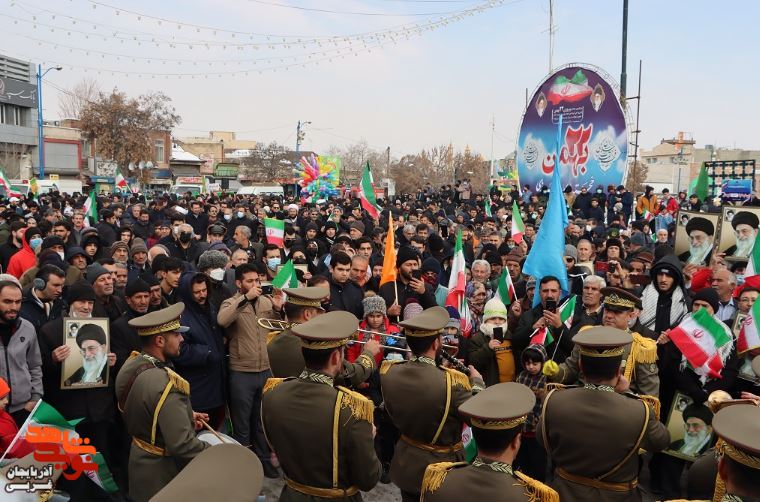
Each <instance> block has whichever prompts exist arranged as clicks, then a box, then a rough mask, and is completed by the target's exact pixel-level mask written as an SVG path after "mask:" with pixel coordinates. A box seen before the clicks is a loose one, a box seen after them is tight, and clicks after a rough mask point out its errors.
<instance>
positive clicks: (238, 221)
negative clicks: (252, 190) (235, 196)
mask: <svg viewBox="0 0 760 502" xmlns="http://www.w3.org/2000/svg"><path fill="white" fill-rule="evenodd" d="M229 211H230V213H229V219H227V214H225V215H224V220H225V223H224V224H225V225H227V240H228V241H230V242H231V241H233V240H234V237H235V229H236V228H237V227H239V226H241V225H245V226H246V227H248V228H250V229H251V235H256V231H257V228H256V227H257V226H258V225H257V224H256V223H255V222H254V221H253V220H251V219H250V218H248V216H247V215H246V210H245V205H243V204H237V205H236V206H235V207H234V208H232V209H230V210H229Z"/></svg>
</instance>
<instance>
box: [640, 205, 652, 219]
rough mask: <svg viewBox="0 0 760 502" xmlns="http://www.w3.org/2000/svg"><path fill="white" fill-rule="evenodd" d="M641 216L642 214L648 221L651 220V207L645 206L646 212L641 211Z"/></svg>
mask: <svg viewBox="0 0 760 502" xmlns="http://www.w3.org/2000/svg"><path fill="white" fill-rule="evenodd" d="M641 216H642V217H643V218H644V219H645V220H647V221H649V220H651V219H652V213H650V212H649V209H647V208H644V212H643V213H641Z"/></svg>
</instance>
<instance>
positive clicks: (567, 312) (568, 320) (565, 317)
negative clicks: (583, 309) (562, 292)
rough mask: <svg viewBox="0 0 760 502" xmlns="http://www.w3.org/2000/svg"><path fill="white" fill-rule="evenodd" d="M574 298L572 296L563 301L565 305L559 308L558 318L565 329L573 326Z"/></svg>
mask: <svg viewBox="0 0 760 502" xmlns="http://www.w3.org/2000/svg"><path fill="white" fill-rule="evenodd" d="M576 298H577V297H576V296H575V295H572V296H571V297H570V298H568V299H567V300H565V303H563V304H562V305H560V306H559V318H560V319H561V320H562V324H564V325H565V326H566V327H567V329H570V326H571V325H572V324H573V314H575V300H576Z"/></svg>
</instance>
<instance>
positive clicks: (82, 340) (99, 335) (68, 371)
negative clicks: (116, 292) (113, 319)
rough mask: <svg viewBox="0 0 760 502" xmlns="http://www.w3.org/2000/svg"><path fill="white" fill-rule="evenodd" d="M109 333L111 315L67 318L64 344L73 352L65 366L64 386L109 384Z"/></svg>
mask: <svg viewBox="0 0 760 502" xmlns="http://www.w3.org/2000/svg"><path fill="white" fill-rule="evenodd" d="M109 335H110V333H109V329H108V319H107V318H78V317H66V318H64V320H63V343H64V345H66V346H67V347H69V348H70V349H71V351H70V352H69V356H68V357H67V358H66V359H64V360H63V364H62V365H61V389H71V390H73V389H86V388H92V387H106V386H107V385H108V352H109V351H110V346H111V343H110V342H111V339H110V336H109Z"/></svg>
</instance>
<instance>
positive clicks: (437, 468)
mask: <svg viewBox="0 0 760 502" xmlns="http://www.w3.org/2000/svg"><path fill="white" fill-rule="evenodd" d="M463 465H467V462H438V463H437V464H430V465H428V466H427V469H425V475H424V476H423V477H422V493H423V494H424V493H425V492H430V493H433V492H434V491H436V490H437V489H438V488H440V487H441V485H442V484H443V480H444V479H446V474H448V473H449V470H451V469H452V468H453V467H458V466H463Z"/></svg>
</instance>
